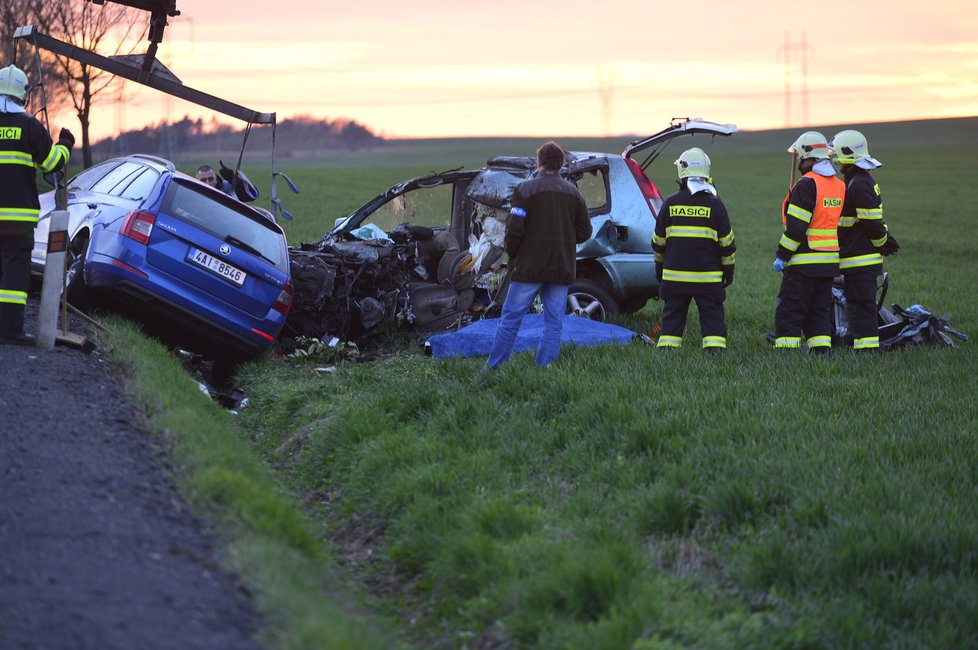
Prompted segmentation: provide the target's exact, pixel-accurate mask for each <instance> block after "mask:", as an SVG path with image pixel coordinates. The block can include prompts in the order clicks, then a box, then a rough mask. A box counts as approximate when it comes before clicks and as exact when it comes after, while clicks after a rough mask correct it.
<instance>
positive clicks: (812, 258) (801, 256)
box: [785, 251, 839, 266]
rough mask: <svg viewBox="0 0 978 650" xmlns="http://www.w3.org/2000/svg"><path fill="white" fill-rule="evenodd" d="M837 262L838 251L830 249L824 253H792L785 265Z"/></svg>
mask: <svg viewBox="0 0 978 650" xmlns="http://www.w3.org/2000/svg"><path fill="white" fill-rule="evenodd" d="M838 263H839V252H838V251H831V252H825V253H798V254H797V255H792V256H791V259H790V260H788V263H787V264H785V266H794V265H798V264H838Z"/></svg>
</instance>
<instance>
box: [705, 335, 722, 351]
mask: <svg viewBox="0 0 978 650" xmlns="http://www.w3.org/2000/svg"><path fill="white" fill-rule="evenodd" d="M703 347H704V348H725V347H727V337H725V336H704V337H703Z"/></svg>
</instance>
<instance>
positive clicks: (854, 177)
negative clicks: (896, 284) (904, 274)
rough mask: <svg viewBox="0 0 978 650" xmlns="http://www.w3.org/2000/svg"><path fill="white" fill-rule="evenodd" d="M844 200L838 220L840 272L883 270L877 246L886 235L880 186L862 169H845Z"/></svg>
mask: <svg viewBox="0 0 978 650" xmlns="http://www.w3.org/2000/svg"><path fill="white" fill-rule="evenodd" d="M845 172H846V174H845V176H846V201H845V204H843V206H842V217H841V218H840V219H839V267H840V269H841V271H842V273H843V274H845V275H848V274H850V273H871V274H873V275H879V274H880V273H882V272H883V257H882V255H880V248H881V247H882V246H883V244H885V243H886V240H887V239H888V237H889V235H888V233H887V230H886V224H885V223H884V222H883V198H882V196H881V195H880V186H879V185H877V184H876V180H875V179H874V178H873V176H872V175H871V174H870V173H869V172H867V171H866V170H865V169H860V168H859V167H856V166H855V165H851V166H849V167H848V168H847V169H846V170H845Z"/></svg>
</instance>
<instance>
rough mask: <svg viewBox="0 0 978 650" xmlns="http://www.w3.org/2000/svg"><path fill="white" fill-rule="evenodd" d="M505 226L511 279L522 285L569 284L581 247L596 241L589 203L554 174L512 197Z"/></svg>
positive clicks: (525, 183) (545, 175) (533, 180)
mask: <svg viewBox="0 0 978 650" xmlns="http://www.w3.org/2000/svg"><path fill="white" fill-rule="evenodd" d="M512 205H513V207H512V209H511V210H510V215H509V222H508V223H507V224H506V240H505V243H506V252H507V253H508V254H509V273H510V278H512V279H513V280H515V281H517V282H553V283H558V284H570V283H571V282H573V281H574V278H575V276H576V272H577V246H576V245H577V244H580V243H582V242H584V241H586V240H587V238H588V237H590V236H591V219H590V217H588V213H587V205H586V204H585V203H584V197H583V196H581V193H580V191H578V189H577V188H576V187H574V185H573V184H572V183H570V182H569V181H567V180H564V179H563V178H561V177H560V174H559V173H558V172H555V171H548V170H542V171H541V172H540V174H539V175H538V176H536V177H535V178H531V179H529V180H526V181H523V182H522V183H520V185H519V187H517V188H516V191H515V192H514V193H513V199H512Z"/></svg>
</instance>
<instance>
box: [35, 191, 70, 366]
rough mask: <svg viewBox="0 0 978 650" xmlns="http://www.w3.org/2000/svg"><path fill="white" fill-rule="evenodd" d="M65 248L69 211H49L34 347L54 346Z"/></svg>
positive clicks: (49, 347) (43, 348) (62, 281)
mask: <svg viewBox="0 0 978 650" xmlns="http://www.w3.org/2000/svg"><path fill="white" fill-rule="evenodd" d="M67 251H68V211H67V210H55V211H54V212H52V213H51V226H50V230H49V231H48V252H47V257H46V261H45V264H44V280H43V282H42V284H41V305H40V307H39V308H38V311H37V347H39V348H41V349H42V350H50V349H51V348H53V347H54V339H55V332H56V330H57V329H58V302H59V301H60V300H61V292H62V290H63V288H64V274H65V254H66V253H67Z"/></svg>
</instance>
